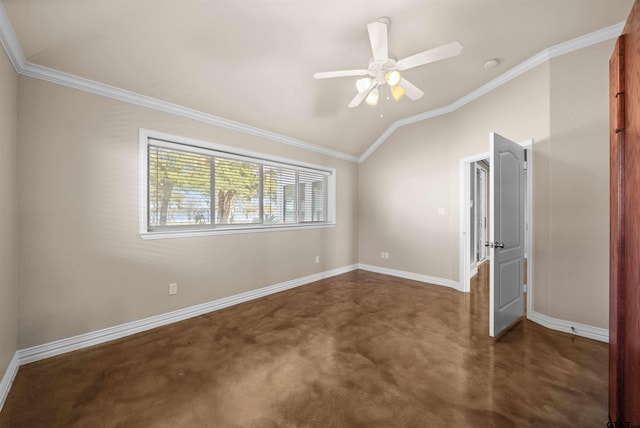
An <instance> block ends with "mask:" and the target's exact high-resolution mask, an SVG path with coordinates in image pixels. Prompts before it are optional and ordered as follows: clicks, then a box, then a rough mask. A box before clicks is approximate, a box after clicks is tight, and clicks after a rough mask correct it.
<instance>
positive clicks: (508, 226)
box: [489, 133, 525, 337]
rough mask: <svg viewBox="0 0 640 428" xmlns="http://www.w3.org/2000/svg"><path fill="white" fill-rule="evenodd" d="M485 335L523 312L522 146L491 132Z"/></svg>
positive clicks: (509, 324) (523, 178)
mask: <svg viewBox="0 0 640 428" xmlns="http://www.w3.org/2000/svg"><path fill="white" fill-rule="evenodd" d="M490 138H491V141H490V145H491V149H490V155H491V171H490V176H491V178H490V181H491V186H490V201H491V202H490V212H489V217H490V219H491V220H490V221H491V225H492V227H491V230H490V233H489V236H490V238H489V241H490V246H489V248H490V250H489V251H490V256H491V260H492V267H493V269H492V270H491V271H492V273H491V277H490V288H491V291H490V300H489V306H490V314H489V334H490V335H491V336H492V337H495V336H496V335H498V334H500V333H501V332H502V331H504V330H505V329H507V328H508V327H509V326H511V325H512V324H513V323H515V322H516V321H518V320H520V319H521V318H522V316H523V315H524V293H523V278H524V186H525V176H524V148H523V147H521V146H520V145H518V144H516V143H514V142H512V141H509V140H507V139H506V138H504V137H502V136H500V135H498V134H495V133H492V134H491V137H490Z"/></svg>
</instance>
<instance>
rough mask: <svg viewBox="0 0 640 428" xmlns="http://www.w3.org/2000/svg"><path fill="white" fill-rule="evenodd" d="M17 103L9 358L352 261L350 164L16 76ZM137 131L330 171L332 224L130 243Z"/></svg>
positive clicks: (353, 184)
mask: <svg viewBox="0 0 640 428" xmlns="http://www.w3.org/2000/svg"><path fill="white" fill-rule="evenodd" d="M19 93H20V97H19V103H18V106H19V107H18V118H19V121H18V123H19V125H18V186H19V199H18V209H19V216H20V229H19V234H20V235H19V236H20V241H19V275H20V290H19V311H18V313H19V325H20V329H19V332H20V333H19V347H20V348H21V349H22V348H26V347H30V346H34V345H38V344H42V343H46V342H50V341H53V340H56V339H62V338H67V337H70V336H73V335H77V334H81V333H86V332H91V331H95V330H97V329H101V328H105V327H109V326H113V325H117V324H121V323H125V322H129V321H134V320H138V319H141V318H144V317H148V316H152V315H157V314H162V313H166V312H169V311H172V310H176V309H179V308H184V307H189V306H192V305H196V304H199V303H204V302H207V301H211V300H214V299H218V298H221V297H226V296H230V295H234V294H237V293H241V292H244V291H248V290H252V289H256V288H259V287H264V286H267V285H271V284H276V283H280V282H283V281H287V280H291V279H295V278H300V277H303V276H306V275H310V274H313V273H317V272H321V271H325V270H329V269H333V268H339V267H344V266H347V265H351V264H353V263H356V262H357V228H356V222H357V211H356V202H355V201H356V200H357V178H358V177H357V165H356V164H354V163H351V162H348V161H342V160H338V159H335V158H331V157H327V156H323V155H320V154H317V153H312V152H309V151H305V150H301V149H297V148H292V147H290V146H286V145H283V144H280V143H275V142H272V141H267V140H263V139H260V138H256V137H252V136H248V135H245V134H239V133H236V132H232V131H229V130H225V129H221V128H217V127H213V126H210V125H205V124H202V123H198V122H195V121H192V120H188V119H184V118H180V117H176V116H171V115H168V114H165V113H160V112H157V111H152V110H149V109H145V108H141V107H138V106H134V105H131V104H126V103H122V102H119V101H115V100H110V99H107V98H103V97H99V96H95V95H92V94H88V93H85V92H81V91H76V90H72V89H69V88H66V87H63V86H58V85H53V84H50V83H47V82H44V81H40V80H36V79H32V78H28V77H22V76H21V77H20V78H19ZM138 128H147V129H152V130H156V131H161V132H168V133H172V134H177V135H182V136H186V137H190V138H196V139H201V140H205V141H211V142H216V143H220V144H226V145H231V146H236V147H239V148H243V149H248V150H254V151H258V152H261V153H268V154H270V155H276V156H282V157H286V158H289V159H293V160H299V161H304V162H310V163H315V164H319V165H325V166H329V167H333V168H336V169H337V189H338V190H337V192H338V195H337V197H338V200H337V207H338V208H337V226H336V227H335V228H327V229H314V230H299V231H283V232H269V233H254V234H238V235H224V236H208V237H197V238H184V239H166V240H152V241H142V240H141V239H140V238H139V237H138V236H137V233H138ZM316 255H319V256H320V258H321V263H320V264H316V263H315V256H316ZM170 282H178V288H179V292H178V295H176V296H169V295H168V292H167V291H168V284H169V283H170Z"/></svg>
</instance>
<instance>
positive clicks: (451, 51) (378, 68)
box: [313, 17, 462, 108]
mask: <svg viewBox="0 0 640 428" xmlns="http://www.w3.org/2000/svg"><path fill="white" fill-rule="evenodd" d="M390 23H391V20H390V19H389V18H387V17H382V18H380V19H378V20H377V21H374V22H371V23H369V24H367V31H368V32H369V41H370V43H371V50H372V51H373V58H371V60H370V61H369V67H368V68H366V69H359V70H340V71H325V72H321V73H316V74H314V75H313V77H315V78H316V79H327V78H330V77H349V76H365V77H362V78H360V79H358V80H357V81H356V89H357V90H358V93H357V94H356V96H355V97H353V99H352V100H351V102H350V103H349V107H350V108H354V107H358V106H359V105H360V104H361V103H362V101H366V103H367V104H369V105H376V104H378V98H379V96H380V92H379V87H381V86H383V85H385V84H387V85H389V88H390V90H391V94H392V95H393V98H394V99H395V100H396V101H397V100H399V99H400V98H402V96H403V95H406V96H407V97H409V98H410V99H412V100H414V101H415V100H417V99H420V98H421V97H422V96H423V95H424V92H422V91H421V90H420V89H419V88H418V87H417V86H415V85H414V84H412V83H411V82H409V81H408V80H407V79H405V78H404V77H402V76H401V74H400V72H401V71H404V70H408V69H410V68H414V67H418V66H420V65H425V64H429V63H431V62H436V61H440V60H442V59H446V58H450V57H453V56H456V55H459V54H460V52H461V51H462V45H461V44H460V43H459V42H452V43H448V44H446V45H443V46H440V47H437V48H434V49H429V50H426V51H424V52H420V53H417V54H415V55H411V56H408V57H406V58H403V59H400V60H399V59H397V58H396V57H395V56H393V55H392V54H390V53H389V49H388V47H387V30H388V28H389V24H390Z"/></svg>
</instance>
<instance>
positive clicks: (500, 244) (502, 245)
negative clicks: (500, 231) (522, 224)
mask: <svg viewBox="0 0 640 428" xmlns="http://www.w3.org/2000/svg"><path fill="white" fill-rule="evenodd" d="M493 245H495V246H496V248H498V247H499V248H504V242H495V243H494V244H493Z"/></svg>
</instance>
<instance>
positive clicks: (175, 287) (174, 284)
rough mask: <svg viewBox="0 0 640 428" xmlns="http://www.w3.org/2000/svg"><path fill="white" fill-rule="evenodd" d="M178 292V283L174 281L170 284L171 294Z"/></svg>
mask: <svg viewBox="0 0 640 428" xmlns="http://www.w3.org/2000/svg"><path fill="white" fill-rule="evenodd" d="M174 294H178V283H177V282H172V283H171V284H169V295H174Z"/></svg>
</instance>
